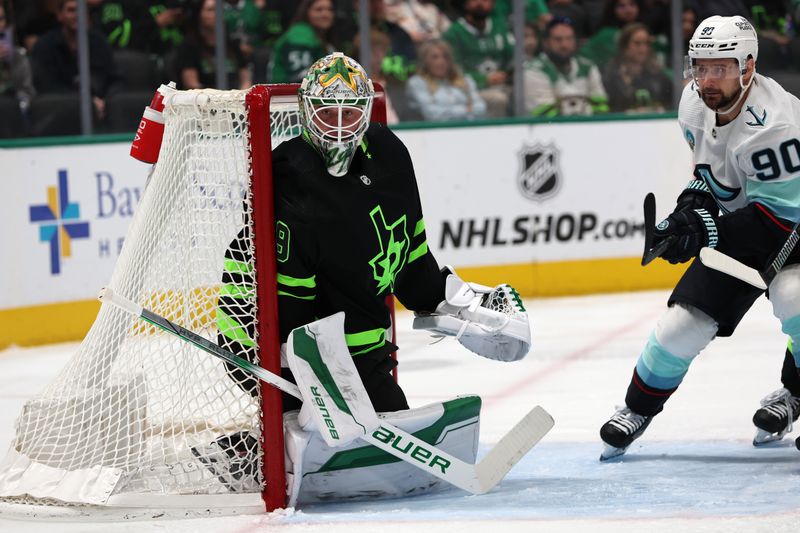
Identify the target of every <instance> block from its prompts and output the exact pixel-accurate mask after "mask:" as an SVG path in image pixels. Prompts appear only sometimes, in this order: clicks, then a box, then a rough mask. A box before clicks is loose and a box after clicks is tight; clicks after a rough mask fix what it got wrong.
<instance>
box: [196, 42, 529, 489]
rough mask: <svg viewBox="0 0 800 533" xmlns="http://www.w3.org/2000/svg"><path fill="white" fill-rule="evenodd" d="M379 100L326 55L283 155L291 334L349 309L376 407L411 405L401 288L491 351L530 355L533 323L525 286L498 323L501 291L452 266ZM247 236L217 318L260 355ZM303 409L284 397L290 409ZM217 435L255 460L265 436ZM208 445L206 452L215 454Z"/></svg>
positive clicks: (302, 97)
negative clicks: (248, 302) (494, 297)
mask: <svg viewBox="0 0 800 533" xmlns="http://www.w3.org/2000/svg"><path fill="white" fill-rule="evenodd" d="M373 98H374V89H373V85H372V82H371V80H370V79H368V77H367V75H366V72H365V71H364V69H363V68H362V67H361V65H359V64H358V63H357V62H356V61H354V60H353V59H351V58H349V57H347V56H345V55H343V54H341V53H338V52H337V53H334V54H331V55H328V56H325V57H324V58H322V59H320V60H318V61H317V62H315V63H314V64H313V65H312V66H311V68H310V69H309V71H308V74H307V75H306V76H305V78H304V79H303V81H302V84H301V86H300V89H299V91H298V99H299V104H300V111H299V115H300V123H301V126H302V133H301V134H300V135H299V136H297V137H295V138H293V139H290V140H288V141H286V142H284V143H282V144H281V145H279V146H278V147H277V148H276V149H275V150H274V151H273V154H272V171H273V179H274V193H275V218H276V243H277V269H278V279H277V282H278V316H279V322H280V335H281V339H282V342H286V340H287V337H288V336H289V334H290V332H291V331H292V330H293V329H294V328H298V327H300V326H303V325H305V324H308V323H311V322H313V321H315V320H317V319H319V318H322V317H328V316H330V315H333V314H334V313H337V312H340V311H343V312H344V314H345V319H344V335H345V341H346V344H347V347H348V349H349V351H350V354H351V355H352V357H353V362H354V363H355V367H356V370H357V371H358V374H359V376H360V378H361V381H362V382H363V384H364V387H365V389H366V392H367V394H368V396H369V400H370V401H371V403H372V406H373V407H374V409H375V410H376V411H383V412H391V411H399V410H406V409H408V407H409V406H408V403H407V401H406V397H405V395H404V393H403V390H402V389H401V388H400V386H399V385H398V384H397V382H396V381H395V380H394V379H393V377H392V369H393V368H394V367H395V366H396V363H395V361H394V360H393V359H392V358H391V354H392V352H394V351H395V350H397V346H395V345H394V344H393V343H392V342H391V339H389V338H387V334H386V333H387V330H388V328H390V326H391V318H390V314H389V311H388V309H387V307H386V304H385V299H386V297H387V296H388V295H389V294H394V295H395V296H396V297H397V298H398V299H399V300H400V302H401V303H402V304H403V305H404V306H405V307H406V308H408V309H411V310H414V311H416V312H417V313H418V315H419V316H418V318H417V320H416V321H415V327H418V328H421V329H430V330H433V331H435V332H437V333H440V334H442V333H443V334H449V335H458V338H459V341H460V342H461V343H462V344H463V345H465V346H466V347H467V348H469V349H471V350H473V351H475V352H476V353H479V354H480V355H483V356H484V357H488V358H492V359H498V360H506V361H510V360H516V359H519V358H521V357H523V356H524V355H525V354H526V353H527V351H528V348H529V346H530V330H529V326H528V322H527V315H525V314H524V308H522V306H521V304H520V303H519V296H518V295H516V293H515V292H514V291H513V289H510V288H508V289H503V290H502V292H504V293H506V294H508V295H510V298H509V301H510V302H511V303H512V304H513V305H518V306H519V309H520V312H519V313H516V314H514V316H516V317H517V319H516V320H515V319H511V320H508V319H505V320H501V321H500V322H494V323H488V324H487V321H488V322H491V321H492V320H495V318H496V316H500V315H499V313H497V312H495V311H491V313H489V312H488V311H489V310H487V309H486V307H487V306H489V305H490V304H489V302H488V299H489V298H488V297H487V294H488V293H490V292H491V294H495V292H496V290H497V289H487V288H485V287H481V286H477V285H474V284H467V283H465V282H464V281H462V280H461V279H460V278H458V276H457V275H456V274H455V273H454V272H453V270H452V269H450V268H449V267H446V268H445V269H442V270H440V268H439V265H438V264H437V262H436V259H435V258H434V256H433V254H432V253H431V251H430V250H429V248H428V244H427V241H426V234H425V224H424V221H423V217H422V206H421V202H420V198H419V192H418V189H417V182H416V177H415V174H414V169H413V166H412V163H411V158H410V157H409V153H408V151H407V150H406V148H405V146H404V145H403V143H402V142H401V141H400V140H399V139H398V138H397V137H396V136H395V135H394V134H393V133H392V132H391V130H389V129H388V128H387V127H385V126H383V125H382V124H379V123H370V120H369V119H370V112H371V109H372V103H373ZM242 231H243V232H247V231H249V230H248V229H247V228H245V229H243V230H242ZM240 236H241V234H240ZM244 243H246V239H236V240H234V241H233V243H232V244H231V247H230V249H229V250H228V251H227V253H226V260H227V261H226V265H228V266H227V267H226V269H227V270H226V272H225V273H224V275H223V282H224V283H225V284H227V285H228V287H229V288H228V289H224V290H223V291H222V292H221V294H222V295H221V297H220V301H219V307H218V310H217V316H218V326H219V331H220V334H219V343H220V345H222V346H223V347H225V348H227V349H229V350H231V351H233V352H234V353H237V354H241V355H243V356H246V357H248V358H250V359H251V360H252V359H253V358H254V356H255V342H254V334H255V331H254V327H255V326H254V324H253V321H252V319H251V318H248V317H250V316H252V315H251V314H250V313H249V310H248V309H246V308H243V306H242V303H241V302H242V299H241V298H240V297H239V295H240V294H241V292H242V291H241V289H240V288H238V287H237V286H236V285H237V284H239V285H241V284H242V283H243V282H244V285H245V286H251V284H252V282H253V280H252V279H250V280H249V281H248V280H247V279H245V278H247V277H248V276H250V277H252V272H249V271H248V270H247V269H246V268H243V267H240V265H243V264H248V263H249V260H248V256H249V251H248V250H247V248H246V244H244ZM501 287H507V286H501ZM484 297H487V298H484ZM482 313H483V314H482ZM492 317H495V318H492ZM284 370H285V372H284V374H285V377H287V379H291V374H289V373H288V369H284ZM228 371H229V374H230V375H231V377H232V378H233V379H235V380H236V382H237V383H238V384H239V385H240V387H242V388H243V389H244V390H246V391H248V392H249V393H250V394H252V395H256V394H257V381H256V380H255V379H254V378H252V377H248V376H246V375H245V374H243V373H242V372H241V371H239V370H237V369H235V368H233V367H231V366H229V367H228ZM299 407H300V404H299V402H298V401H297V400H296V399H294V398H292V397H289V396H288V395H284V410H293V409H297V408H299ZM217 444H218V446H219V447H220V448H221V449H223V450H225V451H226V453H228V450H235V453H228V455H230V456H231V457H245V458H246V457H247V456H248V455H250V454H248V453H247V450H252V449H253V448H254V447H255V439H254V437H253V436H251V435H235V436H225V437H223V438H222V439H219V440H218V441H217ZM203 454H205V455H203ZM196 455H198V457H200V458H201V460H203V457H204V456H207V455H208V454H207V453H206V452H198V453H197V454H196ZM204 462H205V461H204ZM207 464H208V463H207ZM231 468H232V469H234V468H240V467H233V466H232V467H231ZM241 468H247V469H248V470H247V472H253V469H252V467H251V466H242V467H241ZM220 477H223V476H220Z"/></svg>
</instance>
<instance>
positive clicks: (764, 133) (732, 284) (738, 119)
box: [600, 16, 800, 460]
mask: <svg viewBox="0 0 800 533" xmlns="http://www.w3.org/2000/svg"><path fill="white" fill-rule="evenodd" d="M757 58H758V40H757V37H756V33H755V30H754V29H753V26H752V25H751V24H750V22H749V21H747V19H745V18H743V17H740V16H734V17H719V16H714V17H710V18H707V19H706V20H704V21H703V22H701V23H700V25H699V26H698V27H697V29H696V31H695V33H694V36H693V37H692V39H691V41H690V43H689V57H688V61H689V63H688V64H687V66H688V67H689V69H690V70H689V71H690V72H691V76H692V82H691V83H689V84H688V85H687V86H686V87H685V89H684V91H683V94H682V96H681V101H680V108H679V114H678V119H679V123H680V126H681V130H682V133H683V135H684V137H685V139H686V141H687V143H688V144H689V148H690V149H691V150H692V152H693V160H694V164H695V167H694V178H693V179H692V180H690V181H689V183H688V185H687V187H686V188H685V189H684V191H683V192H682V193H681V194H680V195H679V196H678V201H677V206H676V208H675V210H674V211H673V212H672V214H670V215H669V217H667V218H666V219H665V220H664V221H662V222H661V223H660V224H658V226H657V227H656V230H655V239H656V243H658V242H661V241H662V240H663V239H672V244H671V246H669V248H667V250H666V251H665V252H664V253H663V254H662V257H663V258H664V259H666V260H668V261H669V262H670V263H683V262H686V261H689V260H690V259H692V258H693V257H695V256H696V255H697V254H698V252H699V251H700V248H701V247H703V246H709V247H716V248H717V249H718V250H719V251H721V252H723V253H725V254H727V255H729V256H731V257H733V258H735V259H738V260H739V261H741V262H743V263H745V264H747V265H749V266H752V267H754V268H759V269H761V268H764V267H765V266H766V265H767V264H768V262H769V261H770V260H771V256H772V255H773V254H775V253H776V252H777V251H778V250H779V249H780V248H781V245H782V244H783V243H784V242H785V240H786V238H787V236H788V233H789V231H790V230H791V227H792V225H793V223H794V222H796V221H797V220H798V219H800V140H798V139H799V138H800V128H798V124H799V123H800V101H798V99H797V98H795V97H794V96H792V95H790V94H788V93H787V92H786V91H785V90H784V89H783V88H782V87H781V86H780V85H778V84H777V83H776V82H775V81H774V80H772V79H770V78H767V77H764V76H761V75H759V74H757V73H756V60H757ZM798 262H800V252H799V251H798V250H795V253H793V254H792V255H791V256H790V258H789V260H788V261H787V266H785V267H784V268H783V270H781V272H780V273H779V274H778V275H777V276H776V277H775V279H774V281H773V282H772V284H771V285H770V286H769V298H770V301H771V303H772V306H773V311H774V313H775V316H776V317H777V318H778V319H779V320H780V322H781V326H782V329H783V332H784V333H786V334H787V335H788V336H789V337H790V338H791V340H792V341H794V343H795V345H797V344H796V343H797V342H798V341H800V265H798V264H797V263H798ZM762 293H763V291H761V290H759V289H757V288H755V287H752V286H750V285H748V284H746V283H744V282H742V281H739V280H738V279H735V278H733V277H730V276H728V275H726V274H723V273H720V272H717V271H714V270H711V269H709V268H707V267H706V266H704V265H703V264H702V263H701V262H700V261H694V262H693V263H692V264H691V266H690V267H689V269H688V270H687V271H686V273H685V274H684V275H683V277H682V278H681V280H680V281H679V282H678V285H677V286H676V287H675V289H674V291H673V293H672V295H671V296H670V298H669V302H668V303H669V308H668V309H667V311H666V313H665V314H664V315H663V316H662V317H661V318H660V319H659V321H658V324H657V325H656V328H655V330H654V331H653V333H652V334H651V335H650V338H649V339H648V341H647V343H646V345H645V347H644V350H643V351H642V353H641V355H640V356H639V360H638V362H637V363H636V367H635V368H634V371H633V377H632V378H631V382H630V385H629V386H628V391H627V395H626V397H625V404H626V405H625V407H624V408H623V409H620V410H618V411H617V412H616V413H615V414H614V415H613V416H612V417H611V419H610V420H609V421H608V422H606V423H605V424H604V425H603V426H602V428H601V429H600V437H601V438H602V440H603V442H604V443H605V444H606V448H605V449H604V451H603V453H602V455H601V460H603V459H608V458H611V457H614V456H617V455H621V454H622V453H624V452H625V450H626V449H627V448H628V446H630V444H631V443H632V442H633V441H634V440H635V439H636V438H638V437H640V436H641V435H642V433H643V432H644V431H645V429H646V428H647V426H648V425H649V424H650V422H651V421H652V419H653V417H654V416H655V415H657V414H658V413H659V412H661V410H662V409H663V406H664V403H665V402H666V401H667V400H668V399H669V397H670V396H671V395H672V394H673V393H674V392H675V390H676V389H677V388H678V385H680V383H681V381H682V380H683V377H684V376H685V375H686V372H687V370H688V368H689V365H690V364H691V362H692V360H693V359H694V358H695V357H696V356H697V355H698V354H699V353H700V351H701V350H702V349H703V348H704V347H705V346H706V345H707V344H708V343H709V342H710V341H711V340H712V339H713V338H714V337H716V336H723V337H725V336H730V335H731V334H732V333H733V331H734V330H735V329H736V326H737V324H738V323H739V321H740V320H741V318H742V317H743V316H744V314H745V313H746V312H747V310H748V309H749V308H750V306H751V305H752V304H753V302H754V301H755V300H756V298H758V297H759V296H760V295H761V294H762ZM797 355H798V357H793V355H792V352H791V350H787V352H786V357H785V361H784V365H783V372H782V376H781V380H782V382H783V388H782V389H780V390H778V391H776V392H775V393H773V394H771V395H769V396H768V397H767V398H765V399H764V400H762V408H761V409H759V410H758V411H757V412H756V414H755V416H754V417H753V422H754V424H755V425H756V427H757V428H758V434H757V436H756V439H755V440H754V444H756V445H758V444H762V443H764V442H768V441H770V440H776V439H779V438H782V437H783V435H784V434H785V432H786V431H788V430H789V429H790V428H791V424H792V421H793V420H795V419H796V418H797V416H798V413H799V412H800V377H799V376H798V367H800V353H798V354H797Z"/></svg>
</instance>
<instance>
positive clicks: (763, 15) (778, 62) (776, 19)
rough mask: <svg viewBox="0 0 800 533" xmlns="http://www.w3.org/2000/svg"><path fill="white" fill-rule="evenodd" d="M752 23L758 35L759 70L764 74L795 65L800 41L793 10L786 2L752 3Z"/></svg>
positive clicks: (777, 0)
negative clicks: (794, 25)
mask: <svg viewBox="0 0 800 533" xmlns="http://www.w3.org/2000/svg"><path fill="white" fill-rule="evenodd" d="M748 4H749V5H750V13H751V17H749V18H750V20H751V21H752V23H753V26H754V27H755V29H756V32H757V33H758V66H759V68H760V69H761V70H762V71H763V72H770V71H771V70H781V69H784V68H786V66H788V65H792V64H794V62H795V61H796V58H793V57H792V52H793V51H797V49H798V45H797V37H796V36H795V35H794V31H793V28H792V19H791V13H790V12H789V6H788V4H787V2H785V1H784V0H767V1H752V0H749V1H748Z"/></svg>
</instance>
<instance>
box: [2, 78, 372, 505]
mask: <svg viewBox="0 0 800 533" xmlns="http://www.w3.org/2000/svg"><path fill="white" fill-rule="evenodd" d="M295 94H296V86H291V85H284V86H257V87H255V88H253V89H251V90H250V91H224V92H223V91H212V90H204V91H186V92H183V91H179V92H177V93H175V94H174V95H173V96H172V97H170V98H169V99H168V100H167V102H166V108H165V112H164V114H165V124H166V125H165V131H164V139H163V142H162V147H161V152H160V156H159V161H158V163H157V164H156V165H155V166H154V167H153V169H152V174H151V175H150V176H149V178H148V184H147V186H146V188H145V192H144V194H143V196H142V200H141V203H140V204H139V206H138V207H137V210H136V214H135V217H134V219H133V221H132V223H131V226H130V228H129V230H128V234H127V236H126V239H125V245H124V247H123V250H122V252H121V255H120V257H119V259H118V261H117V265H116V267H115V270H114V272H113V275H112V278H111V280H110V282H109V285H110V286H111V287H112V288H113V290H114V291H115V292H119V293H120V294H122V295H124V296H126V297H127V298H129V299H131V300H133V301H135V302H136V303H138V304H140V305H142V306H144V307H146V308H148V309H151V310H152V311H154V312H155V313H157V314H160V315H162V316H164V317H166V318H168V319H169V320H171V321H173V322H175V323H177V324H179V325H181V326H183V327H186V328H188V329H191V330H192V331H195V332H197V333H199V334H201V335H203V336H205V337H206V338H208V339H210V340H212V341H215V342H216V341H217V339H218V334H219V332H220V330H221V329H224V330H226V332H227V337H228V338H231V339H238V340H239V342H240V343H241V344H243V345H245V346H247V345H248V342H249V341H248V339H255V342H256V345H255V346H252V352H253V353H252V355H251V357H255V359H256V361H257V362H259V359H260V364H261V366H264V367H265V368H267V369H269V370H271V371H273V372H275V371H279V365H280V362H279V354H278V338H277V323H276V320H275V318H276V312H277V305H276V303H275V302H276V297H275V281H274V279H275V267H274V237H273V234H272V232H273V229H272V228H273V220H272V190H271V175H270V172H269V169H270V167H271V149H270V144H271V147H272V148H274V147H275V146H277V145H278V144H280V143H281V142H283V141H284V140H286V139H289V138H291V137H294V136H296V135H297V134H298V133H299V131H300V128H299V120H298V114H297V103H296V96H294V95H295ZM376 103H377V102H376ZM373 118H375V115H373ZM378 118H382V117H378ZM254 199H255V201H254ZM245 224H248V225H249V226H250V228H249V231H242V229H243V227H244V226H245ZM231 249H235V250H246V251H248V252H249V253H248V254H244V255H246V256H247V257H249V259H248V260H245V259H243V257H244V255H241V256H240V255H237V254H233V255H231V254H230V253H229V254H228V257H227V258H226V251H227V250H231ZM226 262H227V264H226ZM223 271H227V272H228V273H230V272H233V274H232V275H230V276H229V279H227V280H226V283H224V284H223V282H222V279H223ZM102 283H103V282H102V281H101V280H98V289H99V286H100V285H102ZM222 295H224V296H227V297H229V300H230V299H233V300H232V301H234V302H235V303H236V305H234V306H233V307H231V306H228V307H227V311H228V314H222V313H217V308H218V301H219V299H220V297H221V296H222ZM231 308H233V310H234V313H233V314H234V315H235V316H229V315H230V314H231ZM236 324H251V325H252V327H249V326H248V327H247V328H244V329H247V330H249V331H245V330H244V329H243V328H240V327H238V326H237V325H236ZM243 381H244V376H242V375H241V374H235V373H232V372H229V371H228V370H227V369H226V368H225V366H224V365H223V363H221V362H220V361H219V360H218V359H215V358H213V357H211V356H209V355H208V354H205V353H203V352H201V351H200V350H198V349H196V348H195V347H193V346H191V345H189V344H188V343H186V342H183V341H181V340H179V339H176V338H175V337H173V336H170V335H168V334H166V333H164V332H161V331H159V330H157V329H155V328H154V327H152V326H150V325H148V324H146V323H144V322H142V321H139V320H137V319H136V318H135V317H132V316H131V315H129V314H127V313H125V312H124V311H121V310H119V309H117V308H115V307H113V306H111V305H103V306H102V308H101V310H100V312H99V314H98V316H97V318H96V320H95V322H94V324H93V326H92V327H91V329H90V331H89V333H88V334H87V335H86V337H85V339H84V340H83V342H82V343H81V344H80V346H79V348H78V350H77V353H75V354H74V356H73V357H72V358H71V359H70V361H69V362H68V364H67V365H66V367H65V368H64V369H63V370H62V371H61V372H60V373H59V374H58V376H57V377H56V379H55V380H54V381H53V382H52V383H51V384H50V385H49V386H47V387H46V388H45V389H44V391H42V392H41V393H40V394H39V395H38V396H37V397H35V398H33V399H31V400H30V401H28V402H27V403H26V404H25V406H24V408H23V411H22V413H21V414H20V416H19V418H18V420H17V424H16V437H15V440H14V441H13V443H12V446H11V448H10V450H9V451H8V453H7V455H6V457H5V459H4V460H3V462H2V464H0V500H2V501H3V502H6V503H8V502H12V503H14V504H18V503H26V504H36V505H55V506H59V507H64V506H77V507H79V508H81V509H82V511H81V512H85V509H86V508H92V507H98V508H101V509H108V508H114V507H117V508H119V507H122V508H149V509H154V510H163V509H164V508H168V507H174V508H181V509H183V508H186V509H190V508H205V509H217V510H221V509H228V510H229V511H230V512H258V511H263V510H264V508H265V504H266V508H267V509H269V510H271V509H274V508H277V507H282V506H283V505H284V502H285V491H286V487H285V477H284V469H283V453H284V452H283V431H282V422H281V421H282V413H281V407H280V396H279V393H278V392H277V391H276V390H274V389H272V388H270V387H267V386H262V387H261V388H260V389H257V390H256V391H255V394H251V393H250V392H248V386H247V384H246V383H244V382H243ZM250 388H252V387H250ZM225 437H232V438H237V439H239V442H240V444H239V446H238V447H237V449H236V451H237V455H238V456H239V458H241V457H243V456H246V457H248V458H249V459H250V460H251V461H250V464H251V465H255V466H254V468H256V467H257V468H258V470H257V471H252V472H246V473H244V474H242V472H241V471H239V474H241V475H239V476H237V475H236V471H234V472H233V473H230V475H229V476H226V475H225V474H224V472H225V469H226V468H228V469H230V468H231V467H230V465H228V464H225V463H226V461H228V460H229V459H231V457H228V456H227V454H226V453H225V452H224V451H223V452H220V450H219V449H216V450H215V449H214V446H213V443H215V442H218V441H219V439H221V438H223V439H224V438H225ZM215 454H216V455H215ZM209 462H212V463H214V464H215V466H216V468H215V469H213V470H214V472H212V469H210V468H208V464H209ZM234 470H235V469H234ZM256 472H259V473H260V475H258V474H256ZM248 474H253V475H248ZM232 479H233V481H234V482H233V483H231V480H232ZM237 510H239V511H237Z"/></svg>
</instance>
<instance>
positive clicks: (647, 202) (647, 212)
mask: <svg viewBox="0 0 800 533" xmlns="http://www.w3.org/2000/svg"><path fill="white" fill-rule="evenodd" d="M655 229H656V196H655V195H654V194H653V193H651V192H649V193H647V196H645V197H644V253H642V266H645V265H647V264H649V263H650V262H652V261H653V259H655V258H656V257H659V256H661V254H663V253H664V252H665V251H666V249H667V248H669V247H670V246H671V245H672V243H673V241H674V240H675V236H674V235H670V236H669V237H667V238H666V239H663V240H661V241H660V242H659V243H658V244H656V245H653V241H654V240H655Z"/></svg>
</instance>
